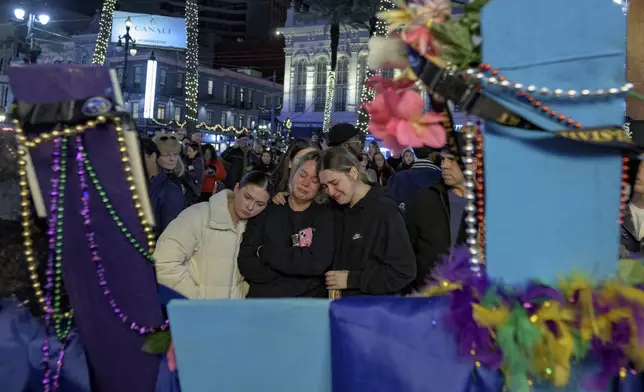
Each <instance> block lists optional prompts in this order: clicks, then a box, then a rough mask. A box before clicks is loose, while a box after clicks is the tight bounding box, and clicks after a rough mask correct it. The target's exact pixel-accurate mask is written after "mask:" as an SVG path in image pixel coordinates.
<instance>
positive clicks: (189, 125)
mask: <svg viewBox="0 0 644 392" xmlns="http://www.w3.org/2000/svg"><path fill="white" fill-rule="evenodd" d="M186 36H187V41H188V42H187V46H188V48H187V51H186V82H185V86H184V88H185V97H186V98H185V100H186V133H187V134H188V136H190V135H191V134H192V133H193V132H195V130H196V125H197V121H198V119H197V93H198V91H199V8H198V6H197V1H196V0H186Z"/></svg>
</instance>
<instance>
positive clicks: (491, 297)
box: [481, 287, 503, 309]
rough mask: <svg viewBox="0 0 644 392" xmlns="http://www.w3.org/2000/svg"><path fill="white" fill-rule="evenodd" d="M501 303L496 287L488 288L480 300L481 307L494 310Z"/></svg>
mask: <svg viewBox="0 0 644 392" xmlns="http://www.w3.org/2000/svg"><path fill="white" fill-rule="evenodd" d="M502 302H503V300H502V298H501V296H500V295H499V294H498V293H497V290H496V287H490V288H489V289H488V290H487V291H486V292H485V294H484V295H483V298H481V306H483V307H484V308H488V309H489V308H495V307H497V306H499V305H501V303H502Z"/></svg>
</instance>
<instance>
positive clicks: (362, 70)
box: [356, 56, 367, 104]
mask: <svg viewBox="0 0 644 392" xmlns="http://www.w3.org/2000/svg"><path fill="white" fill-rule="evenodd" d="M366 77H367V56H360V60H358V80H357V83H358V86H360V87H358V97H357V98H358V99H357V101H356V102H358V104H362V86H363V85H364V79H365V78H366Z"/></svg>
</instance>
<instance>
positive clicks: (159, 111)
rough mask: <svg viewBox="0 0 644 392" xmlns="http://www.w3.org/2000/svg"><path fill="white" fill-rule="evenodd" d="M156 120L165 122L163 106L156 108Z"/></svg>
mask: <svg viewBox="0 0 644 392" xmlns="http://www.w3.org/2000/svg"><path fill="white" fill-rule="evenodd" d="M157 120H165V106H163V105H159V106H158V107H157Z"/></svg>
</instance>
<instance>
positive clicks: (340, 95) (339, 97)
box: [335, 57, 349, 112]
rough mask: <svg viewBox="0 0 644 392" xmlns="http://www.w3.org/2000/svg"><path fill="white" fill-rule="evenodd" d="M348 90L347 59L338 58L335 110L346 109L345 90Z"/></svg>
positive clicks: (344, 110)
mask: <svg viewBox="0 0 644 392" xmlns="http://www.w3.org/2000/svg"><path fill="white" fill-rule="evenodd" d="M348 90H349V59H347V58H346V57H343V58H341V59H340V60H338V65H337V67H336V74H335V111H336V112H346V111H347V91H348Z"/></svg>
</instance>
